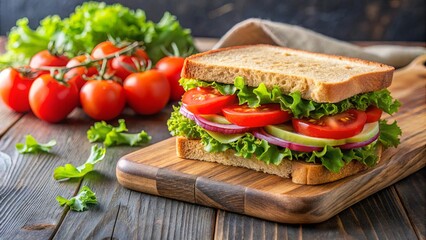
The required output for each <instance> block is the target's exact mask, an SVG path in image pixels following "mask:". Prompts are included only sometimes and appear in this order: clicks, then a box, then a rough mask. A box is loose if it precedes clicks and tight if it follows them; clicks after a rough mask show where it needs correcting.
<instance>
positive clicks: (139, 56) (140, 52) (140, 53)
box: [132, 48, 151, 65]
mask: <svg viewBox="0 0 426 240" xmlns="http://www.w3.org/2000/svg"><path fill="white" fill-rule="evenodd" d="M132 56H134V57H136V58H137V59H139V61H142V60H143V61H144V64H145V65H146V64H148V62H149V61H151V60H150V59H149V56H148V53H146V52H145V50H143V49H141V48H137V49H136V51H135V52H134V53H133V54H132Z"/></svg>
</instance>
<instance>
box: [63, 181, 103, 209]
mask: <svg viewBox="0 0 426 240" xmlns="http://www.w3.org/2000/svg"><path fill="white" fill-rule="evenodd" d="M56 201H58V203H59V205H61V206H64V205H67V206H68V207H70V209H71V210H72V211H77V212H82V211H85V210H87V209H88V208H89V205H94V204H98V200H97V199H96V194H95V193H94V192H93V191H92V190H91V189H90V188H89V187H88V186H83V187H82V188H81V190H80V191H79V192H78V194H77V195H76V196H74V197H72V198H70V199H67V198H64V197H62V196H57V197H56Z"/></svg>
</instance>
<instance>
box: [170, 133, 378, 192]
mask: <svg viewBox="0 0 426 240" xmlns="http://www.w3.org/2000/svg"><path fill="white" fill-rule="evenodd" d="M377 149H378V150H377V154H378V156H379V159H380V156H381V152H382V148H381V146H380V145H379V147H378V148H377ZM176 152H177V156H178V157H181V158H186V159H194V160H202V161H207V162H216V163H220V164H223V165H228V166H235V167H245V168H249V169H252V170H256V171H259V172H264V173H268V174H275V175H278V176H280V177H283V178H291V180H292V182H294V183H297V184H307V185H317V184H323V183H328V182H333V181H336V180H339V179H342V178H345V177H348V176H351V175H354V174H356V173H358V172H360V171H363V170H365V169H367V168H368V167H367V166H365V165H364V164H362V163H359V162H358V161H351V162H350V163H348V164H346V165H345V166H344V167H343V168H342V170H341V171H340V172H338V173H333V172H330V171H329V170H327V169H326V168H325V167H324V166H322V165H320V164H314V163H306V162H301V161H291V160H286V159H284V160H283V161H282V162H281V164H280V165H274V164H266V163H265V162H263V161H260V160H258V159H256V158H255V157H252V158H249V159H247V158H243V157H239V156H235V151H234V150H227V151H225V152H219V153H208V152H206V151H205V150H204V146H203V144H202V143H201V141H200V140H196V139H187V138H185V137H176Z"/></svg>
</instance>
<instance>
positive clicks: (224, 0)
mask: <svg viewBox="0 0 426 240" xmlns="http://www.w3.org/2000/svg"><path fill="white" fill-rule="evenodd" d="M82 2H84V1H82V0H68V1H66V0H0V35H5V34H7V32H8V31H9V30H10V28H11V27H12V26H14V25H15V23H16V20H17V19H19V18H21V17H28V18H29V20H30V26H31V27H32V28H35V27H36V26H37V25H38V23H39V21H40V20H41V19H42V18H44V17H45V16H46V15H49V14H58V15H60V16H61V17H62V18H64V17H67V16H68V15H69V14H70V13H71V12H73V11H74V8H75V6H76V5H79V4H81V3H82ZM105 2H107V3H116V2H119V3H122V4H123V5H125V6H127V7H129V8H141V9H143V10H144V11H145V12H146V15H147V19H150V20H153V21H155V22H157V21H158V20H159V19H160V18H161V16H162V15H163V13H164V11H169V12H171V13H172V14H174V15H176V16H177V18H178V19H179V21H180V23H181V25H182V26H184V27H186V28H190V29H191V30H192V34H193V35H194V36H196V37H221V36H222V35H223V34H224V33H225V32H226V31H227V30H229V29H230V28H231V27H232V26H233V25H234V24H236V23H238V22H240V21H242V20H244V19H247V18H250V17H259V18H263V19H269V20H273V21H279V22H285V23H289V24H295V25H299V26H302V27H306V28H309V29H312V30H314V31H317V32H320V33H323V34H325V35H328V36H331V37H334V38H337V39H341V40H347V41H417V42H425V41H426V1H425V0H390V1H385V0H372V1H367V0H359V1H356V0H353V1H348V0H346V1H338V0H326V1H319V0H313V1H308V0H288V1H280V0H236V1H229V0H175V1H173V0H155V1H152V0H145V1H142V0H139V1H138V0H121V1H105Z"/></svg>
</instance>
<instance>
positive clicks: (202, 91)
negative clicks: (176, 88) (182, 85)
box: [182, 87, 238, 114]
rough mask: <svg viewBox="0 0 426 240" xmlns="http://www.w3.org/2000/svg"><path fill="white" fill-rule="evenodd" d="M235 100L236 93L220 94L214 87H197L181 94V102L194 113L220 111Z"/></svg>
mask: <svg viewBox="0 0 426 240" xmlns="http://www.w3.org/2000/svg"><path fill="white" fill-rule="evenodd" d="M237 102H238V99H237V96H236V95H222V94H221V93H220V92H219V91H218V90H216V89H214V88H203V87H197V88H193V89H190V90H189V91H187V92H185V94H183V96H182V104H183V105H184V106H185V107H186V109H188V110H189V111H190V112H192V113H194V114H216V113H221V112H222V109H223V108H224V107H226V106H229V105H233V104H236V103H237Z"/></svg>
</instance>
